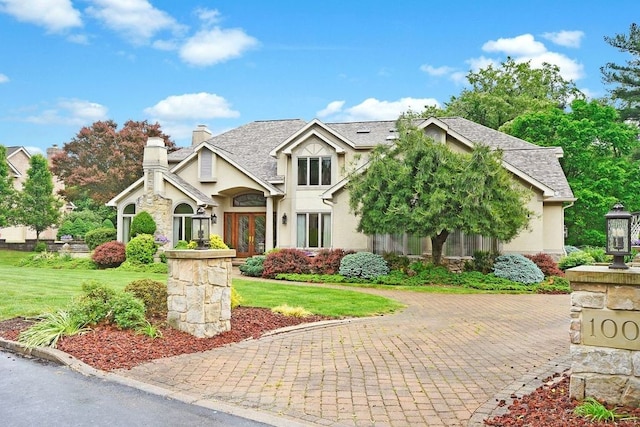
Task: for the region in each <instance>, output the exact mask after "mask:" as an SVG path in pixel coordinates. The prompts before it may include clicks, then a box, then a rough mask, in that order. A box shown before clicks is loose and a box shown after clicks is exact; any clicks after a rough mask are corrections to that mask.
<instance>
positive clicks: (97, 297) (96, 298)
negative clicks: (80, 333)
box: [70, 280, 116, 325]
mask: <svg viewBox="0 0 640 427" xmlns="http://www.w3.org/2000/svg"><path fill="white" fill-rule="evenodd" d="M115 294H116V291H115V290H113V289H111V288H110V287H108V286H107V285H105V284H103V283H101V282H99V281H97V280H88V281H85V282H83V283H82V295H80V296H79V297H78V298H76V299H75V301H74V303H73V304H72V306H71V310H70V313H71V316H72V317H73V318H74V319H75V320H76V321H77V322H78V323H79V324H82V325H95V324H97V323H100V322H101V321H102V320H104V319H106V318H107V316H108V315H109V313H110V311H111V307H110V302H111V300H112V299H113V297H114V296H115Z"/></svg>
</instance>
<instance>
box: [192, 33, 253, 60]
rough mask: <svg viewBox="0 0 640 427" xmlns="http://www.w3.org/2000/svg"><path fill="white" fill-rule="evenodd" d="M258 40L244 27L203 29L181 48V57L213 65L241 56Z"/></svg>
mask: <svg viewBox="0 0 640 427" xmlns="http://www.w3.org/2000/svg"><path fill="white" fill-rule="evenodd" d="M257 44H258V41H257V40H256V39H254V38H253V37H251V36H249V35H247V34H246V33H245V32H244V31H243V30H242V29H239V28H232V29H221V28H218V27H216V28H213V29H211V30H202V31H199V32H198V33H196V34H195V35H194V36H193V37H191V38H190V39H188V40H187V42H186V43H185V44H184V45H183V46H182V47H181V48H180V58H182V60H183V61H185V62H187V63H189V64H191V65H197V66H207V65H213V64H217V63H220V62H224V61H226V60H228V59H231V58H237V57H239V56H240V55H241V54H242V53H243V52H244V51H245V50H247V49H250V48H252V47H254V46H257Z"/></svg>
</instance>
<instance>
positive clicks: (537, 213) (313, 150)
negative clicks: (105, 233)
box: [107, 117, 575, 257]
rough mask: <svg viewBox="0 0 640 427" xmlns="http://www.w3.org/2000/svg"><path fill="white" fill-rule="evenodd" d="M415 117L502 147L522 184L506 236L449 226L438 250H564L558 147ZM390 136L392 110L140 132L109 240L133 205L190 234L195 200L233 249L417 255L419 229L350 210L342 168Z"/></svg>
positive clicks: (168, 230) (441, 135) (443, 137)
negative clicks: (142, 140)
mask: <svg viewBox="0 0 640 427" xmlns="http://www.w3.org/2000/svg"><path fill="white" fill-rule="evenodd" d="M416 125H417V126H418V128H420V129H422V130H424V132H425V133H426V134H427V135H429V136H430V137H432V138H433V139H435V140H436V141H439V142H441V143H443V144H447V146H449V147H450V148H451V149H452V150H456V151H463V152H464V151H470V150H471V149H472V147H473V146H474V144H486V145H489V146H491V147H493V148H496V149H501V150H502V151H503V153H504V154H503V164H504V167H505V168H506V169H507V170H508V171H509V172H510V173H511V174H512V176H513V178H514V180H515V181H516V182H517V183H519V184H520V185H522V186H523V187H525V188H526V189H528V191H530V192H531V193H532V197H531V199H530V202H529V209H530V210H531V211H532V212H534V215H533V216H532V218H531V221H530V227H529V229H527V230H525V231H523V232H521V233H520V235H518V236H517V237H516V238H515V239H513V240H512V241H511V242H509V243H500V242H493V241H492V240H491V239H487V238H483V237H482V236H465V235H462V234H461V233H459V232H455V233H452V235H451V236H450V237H449V239H448V242H447V244H446V247H445V253H446V254H447V255H455V256H462V255H471V254H473V252H474V251H475V250H488V249H489V248H491V245H494V244H498V245H499V248H500V250H501V251H502V252H503V253H512V252H513V253H538V252H546V253H549V254H552V255H555V256H559V255H561V254H563V253H564V210H565V209H566V208H567V207H569V206H571V203H572V202H573V201H574V200H575V198H574V196H573V193H572V191H571V188H570V187H569V185H568V183H567V180H566V178H565V175H564V173H563V171H562V168H561V167H560V163H559V158H561V157H562V149H561V148H555V147H550V148H549V147H538V146H536V145H533V144H530V143H528V142H526V141H523V140H521V139H518V138H514V137H512V136H509V135H506V134H504V133H501V132H498V131H495V130H493V129H490V128H487V127H484V126H482V125H479V124H476V123H473V122H471V121H469V120H466V119H463V118H459V117H451V118H434V117H432V118H429V119H420V120H418V121H416ZM395 139H397V133H396V129H395V122H394V121H370V122H354V123H323V122H322V121H320V120H317V119H314V120H312V121H310V122H305V121H303V120H273V121H255V122H252V123H248V124H246V125H243V126H240V127H238V128H236V129H233V130H230V131H228V132H225V133H222V134H220V135H217V136H213V135H212V134H211V132H210V131H209V130H208V129H207V128H206V127H205V126H203V125H201V126H198V127H197V129H196V130H195V131H194V132H193V137H192V145H191V146H190V147H185V148H181V149H179V150H177V151H175V152H172V153H169V154H168V153H167V149H166V148H165V147H164V144H163V141H162V140H161V139H160V138H149V140H148V143H147V146H146V148H145V153H144V161H143V169H144V176H143V177H142V178H140V179H139V180H138V181H136V182H135V183H133V184H132V185H131V186H129V187H128V188H127V189H125V190H124V191H122V192H121V193H120V194H118V195H117V196H116V197H114V198H113V199H112V200H110V201H109V202H108V203H107V204H108V205H109V206H114V207H116V208H117V218H118V224H117V228H118V240H120V241H125V242H126V241H127V240H128V234H129V227H130V224H131V220H132V218H133V216H134V215H135V214H136V213H137V212H140V211H142V210H145V211H148V212H149V213H150V214H151V215H152V216H153V217H154V219H155V220H156V223H157V225H158V230H160V232H161V233H164V234H165V235H166V237H168V238H169V239H170V241H171V244H172V245H175V244H176V242H177V241H178V240H190V239H192V237H193V236H192V235H191V221H190V217H191V216H192V215H194V213H195V212H196V209H197V207H198V206H204V207H205V209H206V213H207V214H208V215H210V218H211V232H212V233H215V234H218V235H220V236H223V238H224V240H225V242H226V243H227V244H228V245H229V246H230V247H232V248H235V249H236V252H237V256H238V257H249V256H252V255H256V254H261V253H263V252H265V251H267V250H269V249H272V248H275V247H279V248H288V247H295V248H303V249H306V250H316V249H320V248H343V249H352V250H357V251H358V250H370V251H375V252H377V253H382V252H385V251H396V252H400V253H405V254H407V255H412V254H415V255H421V254H423V253H425V252H429V250H430V242H429V240H428V239H424V238H419V237H416V236H407V235H402V234H399V235H392V236H390V235H376V236H367V235H363V234H361V233H358V232H356V226H357V221H358V220H357V218H356V217H355V216H354V215H353V214H352V213H350V212H349V195H348V190H347V188H346V183H347V181H346V177H345V174H346V173H345V170H346V169H347V168H350V167H352V166H353V165H354V164H356V165H357V164H360V165H362V164H364V162H366V158H367V153H368V152H370V150H371V149H372V148H374V147H375V146H376V145H378V144H393V143H394V140H395ZM358 162H359V163H358Z"/></svg>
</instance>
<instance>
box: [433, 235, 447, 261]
mask: <svg viewBox="0 0 640 427" xmlns="http://www.w3.org/2000/svg"><path fill="white" fill-rule="evenodd" d="M447 237H449V232H448V231H447V230H442V231H441V232H440V234H436V235H435V236H433V237H431V258H432V259H433V263H434V264H435V265H441V264H442V246H444V242H446V241H447Z"/></svg>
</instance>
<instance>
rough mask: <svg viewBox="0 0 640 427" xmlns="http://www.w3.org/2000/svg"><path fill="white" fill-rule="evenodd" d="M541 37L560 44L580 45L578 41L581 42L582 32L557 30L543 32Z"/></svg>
mask: <svg viewBox="0 0 640 427" xmlns="http://www.w3.org/2000/svg"><path fill="white" fill-rule="evenodd" d="M542 37H544V38H545V39H547V40H550V41H551V42H552V43H555V44H557V45H560V46H565V47H580V42H582V38H583V37H584V32H582V31H558V32H557V33H544V34H542Z"/></svg>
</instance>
